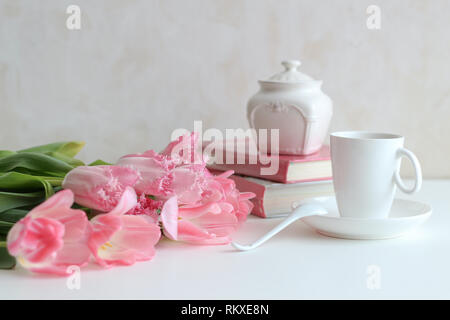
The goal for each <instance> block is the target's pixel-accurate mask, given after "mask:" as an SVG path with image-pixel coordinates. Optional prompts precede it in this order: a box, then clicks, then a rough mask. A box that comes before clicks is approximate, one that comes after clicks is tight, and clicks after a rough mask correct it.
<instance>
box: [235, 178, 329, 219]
mask: <svg viewBox="0 0 450 320" xmlns="http://www.w3.org/2000/svg"><path fill="white" fill-rule="evenodd" d="M230 179H233V181H234V182H235V184H236V188H237V189H238V190H239V191H240V192H253V193H254V194H255V195H256V197H255V198H253V199H251V200H250V201H252V202H253V205H254V207H253V210H252V212H251V213H252V214H254V215H256V216H259V217H262V218H267V217H274V216H282V215H286V214H288V213H290V212H291V210H292V204H293V203H294V202H298V201H301V200H304V199H306V198H311V197H326V196H332V195H333V194H334V189H333V182H332V180H323V181H315V182H301V183H290V184H282V183H274V182H272V181H267V180H262V179H257V178H251V177H242V176H237V175H232V176H231V177H230Z"/></svg>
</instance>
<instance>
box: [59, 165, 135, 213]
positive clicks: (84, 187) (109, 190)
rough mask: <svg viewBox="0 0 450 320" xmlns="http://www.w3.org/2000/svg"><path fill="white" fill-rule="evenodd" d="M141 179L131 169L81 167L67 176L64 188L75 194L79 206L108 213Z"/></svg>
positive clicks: (63, 184)
mask: <svg viewBox="0 0 450 320" xmlns="http://www.w3.org/2000/svg"><path fill="white" fill-rule="evenodd" d="M139 178H140V177H139V174H138V173H137V172H136V171H135V170H133V169H130V168H124V167H119V166H92V167H88V166H81V167H77V168H75V169H73V170H72V171H70V172H69V173H68V174H67V175H66V177H65V178H64V181H63V183H62V187H63V188H64V189H70V190H72V191H73V192H74V194H75V202H76V203H78V204H79V205H82V206H85V207H88V208H91V209H95V210H98V211H101V212H108V211H111V210H112V209H113V208H114V207H115V206H116V205H117V203H118V201H119V199H120V197H121V196H122V193H123V191H124V190H125V189H126V188H127V187H129V186H134V185H135V184H136V182H137V181H138V180H139Z"/></svg>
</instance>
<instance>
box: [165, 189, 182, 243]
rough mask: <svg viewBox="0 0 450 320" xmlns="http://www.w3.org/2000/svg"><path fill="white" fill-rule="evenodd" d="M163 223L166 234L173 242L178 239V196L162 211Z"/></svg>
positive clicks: (170, 200)
mask: <svg viewBox="0 0 450 320" xmlns="http://www.w3.org/2000/svg"><path fill="white" fill-rule="evenodd" d="M161 221H162V224H163V227H164V234H165V235H166V236H167V237H168V238H169V239H172V240H177V238H178V203H177V196H173V197H171V198H170V199H169V200H167V201H166V202H165V203H164V205H163V207H162V209H161Z"/></svg>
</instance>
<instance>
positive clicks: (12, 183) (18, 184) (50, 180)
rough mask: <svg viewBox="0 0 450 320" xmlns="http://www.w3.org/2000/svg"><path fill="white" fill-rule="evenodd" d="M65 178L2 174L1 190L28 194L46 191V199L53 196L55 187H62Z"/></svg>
mask: <svg viewBox="0 0 450 320" xmlns="http://www.w3.org/2000/svg"><path fill="white" fill-rule="evenodd" d="M62 181H63V178H56V177H44V176H43V177H41V176H32V175H29V174H23V173H19V172H7V173H0V190H1V191H12V192H28V191H39V190H44V191H45V194H46V197H47V198H48V197H50V196H51V195H53V193H54V192H53V187H56V186H61V183H62Z"/></svg>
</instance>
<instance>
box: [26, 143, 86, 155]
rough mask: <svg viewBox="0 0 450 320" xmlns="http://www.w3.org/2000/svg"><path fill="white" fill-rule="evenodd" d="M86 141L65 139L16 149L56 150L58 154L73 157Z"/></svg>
mask: <svg viewBox="0 0 450 320" xmlns="http://www.w3.org/2000/svg"><path fill="white" fill-rule="evenodd" d="M85 144H86V143H85V142H83V141H68V142H67V141H66V142H55V143H50V144H45V145H41V146H36V147H32V148H28V149H23V150H20V151H18V152H19V153H21V152H36V153H46V154H47V153H50V152H57V153H59V154H62V155H65V156H67V157H70V158H73V157H75V156H76V155H77V154H78V152H80V150H81V149H83V147H84V145H85Z"/></svg>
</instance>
